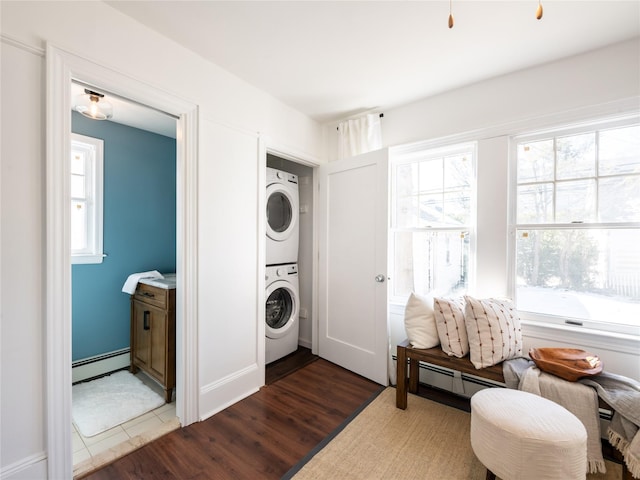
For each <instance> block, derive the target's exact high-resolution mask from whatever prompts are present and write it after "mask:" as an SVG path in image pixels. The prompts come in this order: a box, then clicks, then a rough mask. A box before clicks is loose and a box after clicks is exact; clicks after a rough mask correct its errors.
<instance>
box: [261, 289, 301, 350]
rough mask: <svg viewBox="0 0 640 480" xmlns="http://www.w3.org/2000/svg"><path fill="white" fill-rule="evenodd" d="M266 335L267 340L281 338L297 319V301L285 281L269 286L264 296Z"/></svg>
mask: <svg viewBox="0 0 640 480" xmlns="http://www.w3.org/2000/svg"><path fill="white" fill-rule="evenodd" d="M265 296H266V297H267V302H266V315H265V319H266V335H267V337H269V338H281V337H283V336H284V335H286V334H287V332H288V331H289V330H290V329H291V328H293V326H294V325H295V322H296V319H297V318H298V308H299V306H298V299H297V298H296V294H295V292H294V291H293V289H292V288H291V284H290V283H289V282H286V281H284V280H283V281H277V282H274V283H272V284H271V285H269V287H268V288H267V292H266V295H265Z"/></svg>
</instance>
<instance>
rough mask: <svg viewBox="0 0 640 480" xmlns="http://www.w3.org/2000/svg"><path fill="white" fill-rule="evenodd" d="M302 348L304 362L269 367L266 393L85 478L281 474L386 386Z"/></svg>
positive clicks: (262, 476)
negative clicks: (314, 355)
mask: <svg viewBox="0 0 640 480" xmlns="http://www.w3.org/2000/svg"><path fill="white" fill-rule="evenodd" d="M300 353H301V354H302V356H301V357H300V363H299V364H303V365H304V366H303V367H302V368H298V367H297V366H296V362H295V356H293V357H292V358H289V359H283V362H282V363H281V364H280V365H276V364H274V365H273V366H269V368H268V369H267V371H268V373H267V378H269V380H270V382H272V383H269V384H268V385H266V386H265V387H263V388H262V389H261V390H260V391H259V392H257V393H255V394H253V395H251V396H250V397H248V398H246V399H244V400H242V401H240V402H238V403H236V404H234V405H232V406H231V407H229V408H227V409H225V410H224V411H222V412H220V413H218V414H216V415H214V416H213V417H211V418H209V419H207V420H205V421H203V422H198V423H195V424H193V425H189V426H187V427H184V428H180V429H178V430H175V431H173V432H171V433H169V434H167V435H165V436H163V437H161V438H159V439H157V440H155V441H153V442H151V443H150V444H148V445H146V446H144V447H142V448H141V449H139V450H136V451H135V452H132V453H131V454H129V455H127V456H125V457H123V458H120V459H118V460H116V461H115V462H114V463H112V464H110V465H107V466H105V467H103V468H102V469H100V470H98V471H96V472H93V473H91V474H89V475H87V476H85V477H83V478H88V479H91V480H105V479H118V480H120V479H153V480H158V479H180V480H184V479H251V480H255V479H265V480H269V479H279V478H281V477H282V475H284V474H285V473H286V472H287V471H288V470H289V469H290V468H291V467H293V466H294V465H295V464H296V463H297V462H298V461H299V460H301V459H302V458H303V457H304V456H305V455H306V454H307V453H309V452H310V451H311V450H312V449H313V448H314V447H315V446H317V445H318V444H319V443H320V442H321V441H322V440H323V439H324V438H325V437H326V436H327V435H329V434H330V433H331V432H332V431H333V430H334V429H336V428H337V427H338V426H340V424H341V423H342V422H343V421H344V420H346V419H347V418H348V417H349V416H350V415H351V414H352V413H353V412H354V411H355V410H357V409H358V407H360V406H361V405H362V404H363V403H364V402H366V401H367V400H368V399H369V398H370V397H371V396H372V395H373V394H376V393H378V392H379V391H380V390H381V389H382V388H383V387H381V386H380V385H378V384H376V383H374V382H371V381H369V380H367V379H365V378H363V377H360V376H359V375H356V374H355V373H352V372H349V371H348V370H345V369H343V368H341V367H338V366H336V365H334V364H332V363H330V362H328V361H326V360H323V359H318V358H317V357H315V358H312V357H309V354H308V352H305V351H304V350H303V351H301V352H300ZM285 360H287V362H285ZM285 363H287V365H288V366H285ZM274 369H275V370H274ZM269 370H272V372H269ZM269 373H271V376H269Z"/></svg>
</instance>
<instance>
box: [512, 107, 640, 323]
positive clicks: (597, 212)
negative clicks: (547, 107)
mask: <svg viewBox="0 0 640 480" xmlns="http://www.w3.org/2000/svg"><path fill="white" fill-rule="evenodd" d="M514 140H515V141H514V149H515V152H514V157H515V168H514V169H513V174H514V175H513V181H514V185H513V188H512V190H511V191H512V196H513V197H514V198H513V200H515V201H512V205H514V206H515V209H513V211H512V212H511V213H512V215H513V220H512V232H513V234H514V240H515V241H514V242H513V248H514V252H513V262H512V264H513V265H512V268H513V272H512V273H513V285H512V288H513V290H514V294H515V295H514V296H515V299H516V304H517V307H518V310H519V311H520V312H521V314H522V315H523V318H529V319H531V320H540V321H544V322H551V323H558V324H565V325H574V326H577V327H586V328H592V329H599V330H605V331H611V332H618V333H628V334H632V335H639V334H640V123H639V121H638V118H637V117H634V118H630V119H625V120H618V121H616V122H608V123H600V124H591V125H584V126H580V127H577V128H572V129H569V128H567V129H563V130H558V131H553V132H548V133H542V134H536V135H527V136H520V137H516V138H515V139H514ZM525 312H526V313H525Z"/></svg>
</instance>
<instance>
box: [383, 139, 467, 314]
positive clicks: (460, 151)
mask: <svg viewBox="0 0 640 480" xmlns="http://www.w3.org/2000/svg"><path fill="white" fill-rule="evenodd" d="M475 157H476V146H475V144H474V143H467V144H461V145H454V146H448V147H443V148H430V149H429V148H425V147H422V148H420V147H416V146H413V147H399V148H396V149H393V150H392V157H391V242H390V243H391V255H390V256H391V263H392V266H391V271H392V276H391V289H392V290H391V295H390V296H391V301H392V302H394V303H400V304H404V303H405V302H406V299H407V297H408V296H409V294H410V293H411V292H412V291H413V292H415V293H418V294H421V295H427V294H429V293H436V294H438V295H455V294H461V293H463V292H465V291H466V290H467V287H468V281H469V269H470V261H471V249H470V243H471V234H472V225H473V224H474V223H475V218H474V212H475V208H474V202H475V197H474V192H475Z"/></svg>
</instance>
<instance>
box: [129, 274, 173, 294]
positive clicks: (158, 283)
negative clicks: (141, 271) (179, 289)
mask: <svg viewBox="0 0 640 480" xmlns="http://www.w3.org/2000/svg"><path fill="white" fill-rule="evenodd" d="M162 275H163V276H164V278H141V279H140V280H138V282H140V283H144V284H145V285H151V286H152V287H158V288H164V289H165V290H172V289H174V288H176V274H175V273H163V274H162Z"/></svg>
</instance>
